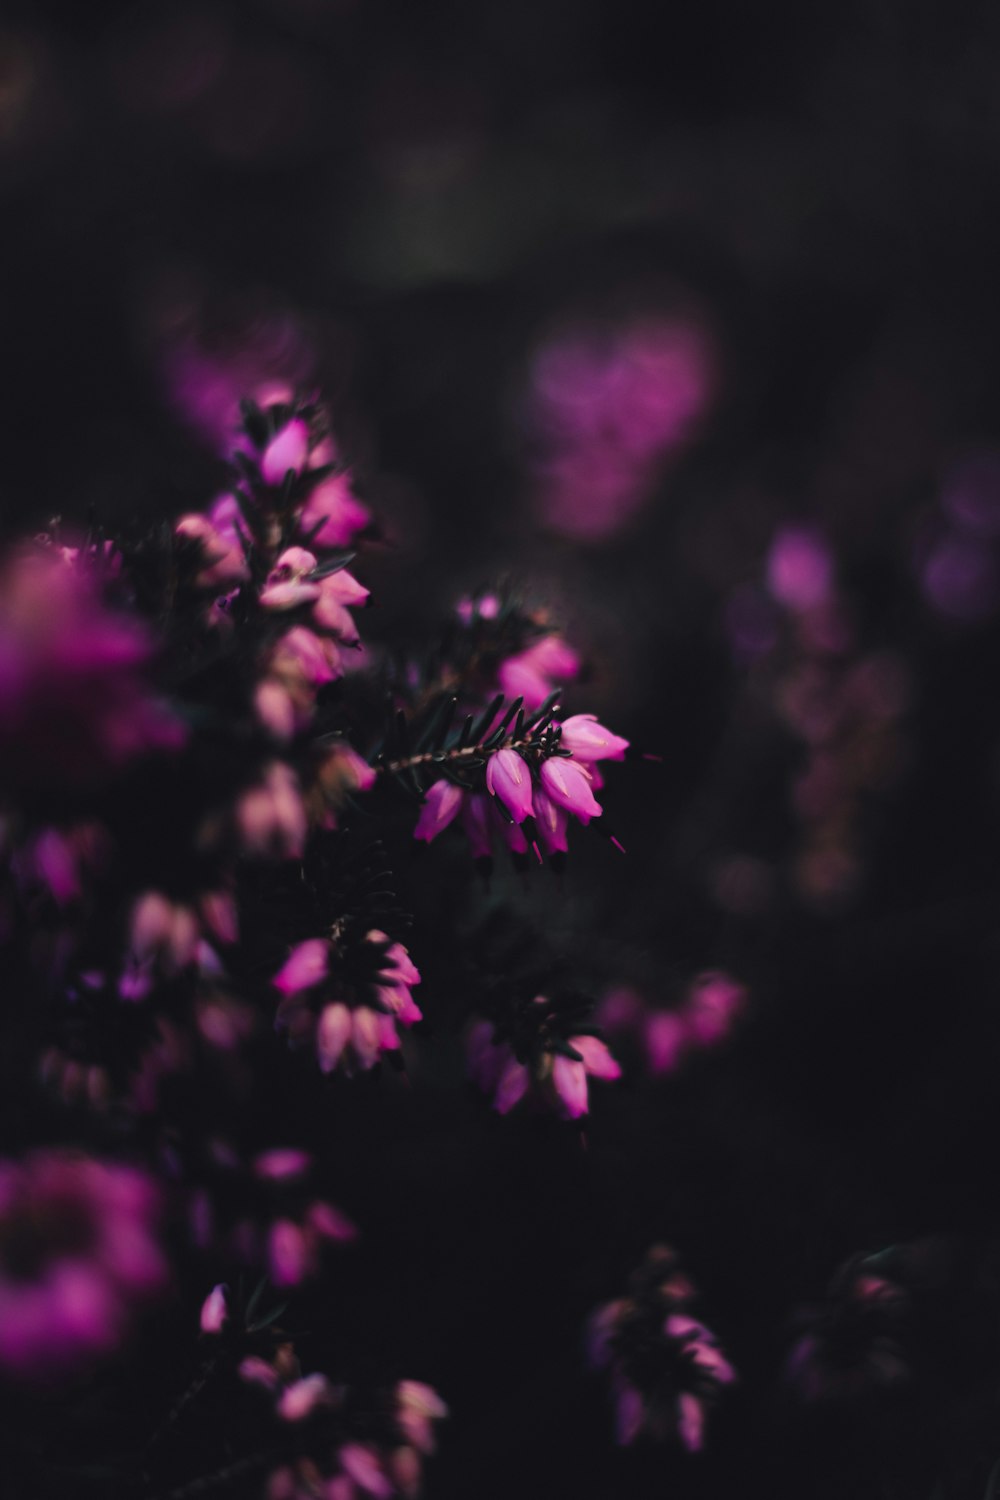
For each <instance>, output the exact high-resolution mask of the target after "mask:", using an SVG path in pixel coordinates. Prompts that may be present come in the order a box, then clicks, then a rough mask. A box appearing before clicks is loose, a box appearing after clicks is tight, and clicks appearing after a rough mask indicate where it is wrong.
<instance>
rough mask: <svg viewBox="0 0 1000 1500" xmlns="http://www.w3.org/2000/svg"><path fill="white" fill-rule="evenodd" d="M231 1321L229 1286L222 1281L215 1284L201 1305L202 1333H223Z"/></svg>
mask: <svg viewBox="0 0 1000 1500" xmlns="http://www.w3.org/2000/svg"><path fill="white" fill-rule="evenodd" d="M228 1322H229V1288H228V1287H227V1286H225V1285H224V1284H223V1283H222V1282H221V1281H220V1282H219V1284H218V1286H214V1287H213V1288H212V1290H211V1291H210V1292H209V1294H208V1296H207V1297H206V1298H205V1300H204V1302H203V1303H202V1305H201V1331H202V1333H221V1332H222V1329H223V1325H224V1324H226V1323H228Z"/></svg>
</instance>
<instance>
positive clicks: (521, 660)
mask: <svg viewBox="0 0 1000 1500" xmlns="http://www.w3.org/2000/svg"><path fill="white" fill-rule="evenodd" d="M579 670H580V657H579V655H578V653H577V652H576V651H574V649H573V647H572V646H571V645H570V644H569V643H568V642H567V641H564V640H563V638H562V636H559V635H556V634H554V633H551V634H549V635H544V636H542V638H541V640H538V641H536V642H535V644H534V645H532V646H528V647H527V649H526V650H524V651H520V652H518V654H517V655H516V656H508V657H507V659H506V660H505V661H502V662H501V663H500V666H499V668H498V670H497V681H498V682H499V684H500V688H501V690H502V692H503V693H504V694H505V696H506V697H508V698H523V699H524V706H525V708H526V709H527V710H528V711H529V713H530V712H531V711H532V710H533V709H536V708H539V707H540V706H541V705H542V704H543V703H544V702H545V700H546V698H547V697H548V696H549V694H550V693H551V692H552V691H553V689H554V688H555V687H557V686H558V684H559V683H561V682H568V681H570V680H571V679H572V678H574V677H575V676H576V675H577V673H578V672H579Z"/></svg>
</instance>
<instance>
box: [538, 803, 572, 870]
mask: <svg viewBox="0 0 1000 1500" xmlns="http://www.w3.org/2000/svg"><path fill="white" fill-rule="evenodd" d="M535 826H536V827H537V829H538V836H539V838H540V839H541V841H542V845H543V847H544V849H545V852H546V854H548V855H549V856H557V855H560V854H565V853H566V852H567V850H568V849H569V843H568V841H567V838H566V831H567V828H568V826H569V814H568V813H567V812H566V811H565V809H564V808H562V807H560V806H559V805H558V803H556V802H553V800H552V798H551V797H550V796H549V794H548V792H547V791H546V790H545V788H544V787H536V788H535Z"/></svg>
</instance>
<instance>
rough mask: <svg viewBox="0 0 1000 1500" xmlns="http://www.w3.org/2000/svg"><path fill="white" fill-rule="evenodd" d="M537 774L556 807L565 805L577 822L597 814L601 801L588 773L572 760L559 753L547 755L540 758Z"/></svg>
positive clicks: (583, 821)
mask: <svg viewBox="0 0 1000 1500" xmlns="http://www.w3.org/2000/svg"><path fill="white" fill-rule="evenodd" d="M539 774H540V776H541V781H542V787H543V788H544V790H545V791H546V792H547V793H548V795H549V796H550V797H551V798H552V801H553V802H554V803H555V804H556V806H557V807H562V808H565V810H566V812H568V813H572V814H573V816H574V817H575V818H579V820H580V822H581V823H589V822H590V820H591V818H599V817H600V816H601V805H600V803H599V802H598V801H597V798H596V797H595V796H594V793H593V789H592V787H591V783H590V777H589V776H588V775H587V772H586V771H585V770H584V768H583V766H581V765H578V764H577V762H576V761H575V760H567V759H566V758H565V757H564V756H561V755H553V756H550V757H549V759H548V760H546V761H543V762H542V769H541V771H540V773H539Z"/></svg>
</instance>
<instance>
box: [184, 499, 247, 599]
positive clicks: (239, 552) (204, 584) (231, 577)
mask: <svg viewBox="0 0 1000 1500" xmlns="http://www.w3.org/2000/svg"><path fill="white" fill-rule="evenodd" d="M174 534H175V536H179V537H181V538H183V539H184V540H186V541H191V542H197V543H198V544H199V547H200V550H201V566H200V567H199V569H198V572H197V575H196V577H195V582H196V584H197V585H198V587H199V588H203V589H219V588H221V589H225V588H227V587H231V586H232V585H233V584H234V583H243V582H245V580H246V579H247V578H248V577H249V570H248V568H247V560H246V557H245V555H244V552H243V547H242V544H241V542H240V540H239V537H238V536H237V535H236V534H235V533H234V532H228V533H227V532H224V531H221V530H219V529H218V528H217V527H215V526H213V525H212V522H211V521H210V520H209V519H208V517H207V516H203V515H199V514H197V513H195V514H192V515H187V516H181V518H180V520H179V521H178V522H177V524H176V525H175V527H174Z"/></svg>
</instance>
